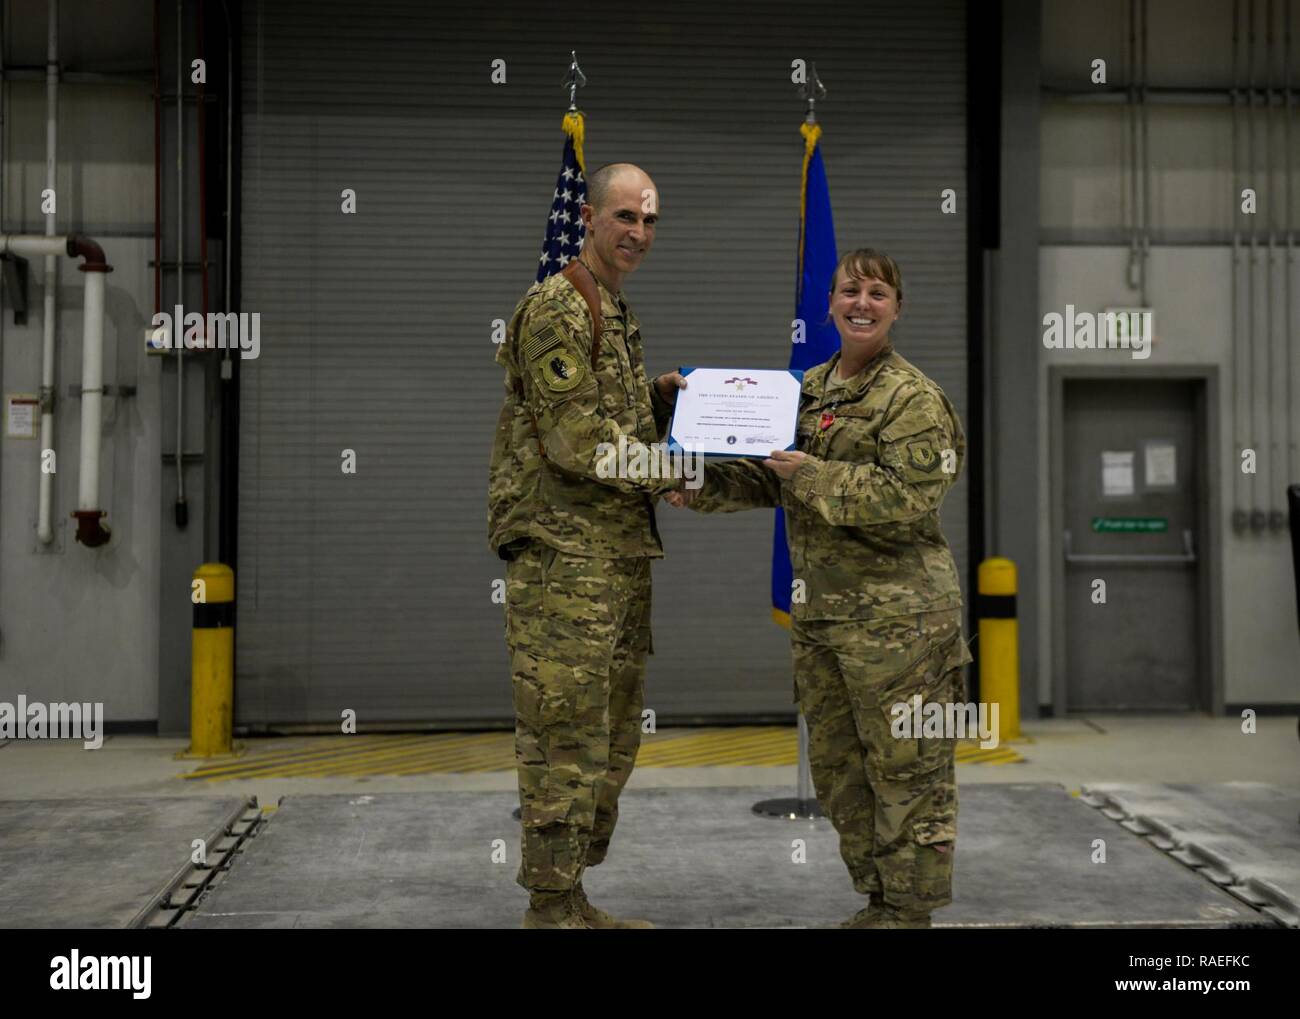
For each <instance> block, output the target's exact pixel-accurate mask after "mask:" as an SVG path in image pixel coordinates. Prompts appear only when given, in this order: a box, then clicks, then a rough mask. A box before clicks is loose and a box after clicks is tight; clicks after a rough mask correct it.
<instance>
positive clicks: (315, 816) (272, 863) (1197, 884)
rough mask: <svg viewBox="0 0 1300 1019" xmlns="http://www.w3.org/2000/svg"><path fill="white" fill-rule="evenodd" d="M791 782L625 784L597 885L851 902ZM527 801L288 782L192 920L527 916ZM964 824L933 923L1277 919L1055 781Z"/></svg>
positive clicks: (792, 906) (966, 812)
mask: <svg viewBox="0 0 1300 1019" xmlns="http://www.w3.org/2000/svg"><path fill="white" fill-rule="evenodd" d="M789 792H790V791H789V790H788V789H700V788H692V789H646V790H635V789H634V790H630V791H629V792H627V793H626V794H625V795H624V796H623V798H622V800H621V801H620V807H621V810H620V821H619V827H618V831H617V833H616V835H615V838H614V847H613V851H612V852H611V854H610V857H609V859H608V860H607V861H606V862H605V863H604V864H602V865H601V866H600V867H596V868H594V869H593V870H592V871H590V872H589V874H588V876H587V878H586V880H585V882H584V884H585V886H586V889H587V892H588V894H589V896H590V897H591V898H592V900H593V901H595V902H596V903H597V904H599V905H600V906H601V907H602V908H604V909H607V910H609V911H610V912H612V913H615V914H622V915H629V916H644V917H647V918H649V919H650V920H652V921H654V923H656V924H657V925H659V926H664V927H792V926H796V927H804V926H823V925H828V924H833V923H835V922H837V921H839V920H841V919H843V918H845V917H847V916H850V915H852V914H853V913H854V912H855V911H856V910H857V909H858V908H859V907H860V906H861V905H862V900H861V897H860V896H858V895H856V894H855V893H854V891H853V888H852V885H851V884H850V882H849V879H848V874H847V872H846V871H845V868H844V865H843V863H842V862H841V860H840V857H839V852H838V848H837V838H836V835H835V832H834V829H832V828H831V826H830V823H829V822H827V821H815V822H807V821H800V822H788V821H776V820H768V819H765V818H761V817H757V816H755V815H754V814H753V813H752V811H751V809H750V808H751V806H752V805H753V803H754V802H755V801H757V800H760V799H765V798H768V797H770V796H773V795H788V794H789ZM515 804H516V797H515V795H514V794H513V793H508V792H493V793H482V792H431V793H410V794H405V793H394V794H377V795H365V796H292V797H286V798H285V799H284V800H283V801H282V803H281V805H280V807H279V809H278V810H277V811H276V812H275V813H274V815H272V816H271V818H270V821H269V823H268V824H267V825H266V826H265V828H264V829H263V830H262V831H261V833H260V834H259V835H258V836H257V837H256V838H254V839H252V840H251V841H250V842H249V843H248V845H247V846H246V848H245V851H244V852H243V853H242V854H241V855H240V856H239V857H238V859H237V860H236V861H235V863H234V865H233V868H232V869H231V871H230V874H229V875H228V876H227V878H226V880H225V881H224V882H223V883H222V884H220V885H219V886H217V887H216V888H215V889H214V890H213V891H212V892H211V893H210V894H209V895H208V896H207V897H206V898H204V899H203V900H201V901H200V902H199V904H198V908H197V910H196V912H195V914H194V915H192V916H191V917H190V918H189V919H188V920H187V921H186V923H185V926H195V927H210V928H243V927H516V926H518V925H519V922H520V919H521V918H522V915H523V911H524V908H525V906H526V904H527V903H526V899H525V896H524V893H523V891H522V889H520V888H519V887H518V886H517V885H516V884H515V883H514V877H515V870H516V868H517V866H518V862H519V856H518V853H519V827H518V824H517V822H515V821H513V820H512V819H511V817H510V811H511V809H512V808H513V807H514V806H515ZM959 826H960V836H959V840H958V850H957V855H956V863H957V874H956V878H955V885H956V889H955V902H954V903H953V905H951V906H949V907H946V908H945V909H943V910H940V911H939V912H937V913H936V914H935V923H936V925H937V926H991V927H1022V926H1033V927H1224V926H1257V925H1258V926H1275V924H1274V922H1273V921H1272V920H1271V919H1270V918H1268V917H1266V916H1263V915H1261V914H1260V913H1258V912H1256V911H1255V910H1253V909H1251V908H1250V907H1249V906H1248V905H1246V904H1245V903H1243V902H1241V901H1240V900H1239V899H1236V898H1234V897H1233V896H1231V895H1228V894H1226V893H1225V892H1223V891H1221V890H1220V889H1219V888H1217V887H1215V886H1214V885H1213V884H1211V883H1210V882H1208V881H1206V880H1204V879H1203V878H1202V877H1201V876H1200V875H1198V874H1197V873H1195V872H1194V871H1190V870H1188V869H1187V868H1186V867H1184V866H1182V865H1180V864H1178V863H1176V862H1174V861H1173V860H1171V859H1169V858H1168V857H1167V856H1165V855H1164V854H1163V853H1161V852H1159V851H1158V850H1156V849H1154V848H1153V847H1152V846H1150V845H1148V844H1147V843H1146V842H1145V841H1144V840H1143V839H1141V838H1139V837H1138V836H1136V835H1134V834H1132V833H1130V832H1128V831H1125V830H1124V829H1123V828H1122V827H1120V826H1119V825H1118V824H1116V823H1114V822H1113V821H1111V820H1108V819H1107V818H1106V817H1104V816H1103V815H1102V814H1101V813H1099V812H1098V811H1096V810H1094V809H1092V808H1090V807H1088V806H1087V805H1085V804H1084V803H1082V802H1080V801H1079V800H1078V799H1076V798H1074V797H1071V796H1070V795H1069V794H1068V793H1067V792H1066V791H1065V790H1064V789H1062V788H1061V787H1060V786H1058V785H1051V784H1010V785H967V786H964V787H963V788H962V789H961V813H960V817H959ZM498 839H499V840H501V841H500V843H498V844H497V845H496V847H495V848H496V851H497V855H498V856H499V855H500V852H501V850H504V852H505V860H504V861H503V862H494V860H493V853H494V840H498ZM1096 839H1104V840H1105V843H1106V860H1105V862H1104V863H1094V862H1092V861H1093V857H1094V855H1095V848H1094V840H1096ZM800 842H802V845H801V844H800ZM801 856H802V859H803V862H796V861H798V860H799V859H800V858H801Z"/></svg>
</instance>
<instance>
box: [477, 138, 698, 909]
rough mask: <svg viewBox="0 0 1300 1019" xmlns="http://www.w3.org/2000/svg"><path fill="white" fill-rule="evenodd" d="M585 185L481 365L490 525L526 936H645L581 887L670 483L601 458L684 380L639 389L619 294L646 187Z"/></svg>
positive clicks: (608, 787) (633, 258)
mask: <svg viewBox="0 0 1300 1019" xmlns="http://www.w3.org/2000/svg"><path fill="white" fill-rule="evenodd" d="M588 187H589V190H588V200H589V202H590V204H586V205H583V206H582V216H583V222H584V225H585V228H586V239H585V242H584V245H583V248H582V251H581V254H580V256H579V259H578V263H580V264H577V263H575V264H571V265H569V266H566V271H565V272H564V273H563V274H560V273H557V274H555V275H553V276H549V277H547V278H546V279H545V280H543V281H542V282H540V283H537V284H534V285H533V286H532V287H530V288H529V290H528V292H527V293H526V294H524V297H523V299H522V300H521V301H520V302H519V305H518V307H517V308H516V309H515V312H514V315H513V317H512V318H511V321H510V326H509V329H508V331H507V336H506V341H505V343H503V344H502V345H501V348H500V350H499V351H498V353H497V362H498V363H499V364H500V365H501V366H502V367H503V368H504V369H505V389H506V395H505V402H504V405H503V406H502V408H501V416H500V419H499V421H498V424H497V431H496V440H495V444H494V446H493V449H492V464H491V473H490V482H489V492H488V527H489V534H490V544H491V546H492V549H493V550H494V551H496V552H497V553H498V554H499V555H500V556H501V557H502V558H503V559H506V560H507V562H508V565H507V566H506V642H507V645H508V647H509V651H510V669H511V675H512V681H513V687H514V706H515V718H516V725H515V759H516V763H517V766H518V772H519V800H520V812H521V815H522V818H521V820H522V825H523V838H522V860H521V863H520V868H519V874H518V878H517V880H518V881H519V883H520V884H521V885H523V886H524V887H525V888H527V889H528V891H529V893H530V901H529V909H528V912H527V913H526V914H525V916H524V926H525V927H567V928H584V927H587V928H590V927H649V926H651V925H650V924H649V923H647V922H646V921H638V920H616V919H615V918H613V917H610V916H609V915H608V914H607V913H604V912H603V911H601V910H599V909H596V908H595V907H594V906H592V905H591V904H590V903H589V902H588V901H587V898H586V895H585V893H584V891H583V888H582V874H583V871H584V869H585V868H586V867H589V866H592V865H595V864H597V863H600V862H601V861H602V860H603V859H604V858H605V854H606V853H607V852H608V849H609V841H610V836H611V835H612V833H613V830H614V825H615V823H616V821H617V820H618V797H619V793H620V792H621V791H622V789H623V787H624V786H625V785H626V784H627V780H628V777H629V776H630V775H631V773H632V766H633V764H634V763H635V761H636V753H637V748H638V747H639V745H640V738H641V728H640V726H641V710H642V703H643V686H644V679H645V657H646V655H647V653H649V651H650V560H651V559H654V558H658V557H661V556H662V555H663V546H662V543H661V542H660V539H659V532H658V529H657V527H656V526H655V513H654V502H655V499H656V498H657V497H658V495H659V494H660V493H662V492H665V491H668V490H669V489H671V488H673V487H675V485H676V482H674V481H672V480H660V479H661V478H663V477H664V474H662V473H658V472H659V471H660V470H662V468H661V467H655V468H654V469H653V472H650V473H649V476H648V477H639V478H638V477H617V476H613V472H611V471H609V470H608V469H607V467H608V463H606V465H605V468H602V466H601V463H600V461H601V459H602V456H601V451H602V450H603V449H605V448H608V447H613V448H617V447H618V446H619V445H620V443H623V444H626V447H627V448H628V451H629V457H628V460H629V462H631V461H632V460H633V459H634V458H635V457H636V455H637V453H636V450H637V449H638V448H639V444H649V443H656V442H658V441H659V440H660V438H661V437H662V435H663V434H664V432H665V430H666V429H667V426H668V421H669V419H670V417H671V415H672V405H673V403H674V402H675V401H676V393H677V388H678V387H679V386H684V385H685V380H684V379H683V378H682V376H681V375H679V374H677V373H670V374H668V375H662V376H660V377H658V378H657V379H655V381H654V384H653V385H651V384H650V382H649V381H648V378H647V375H646V370H645V358H644V354H643V352H642V347H641V334H640V329H639V327H638V325H637V320H636V316H634V315H633V314H632V310H631V309H630V308H629V307H628V305H627V302H626V300H625V299H624V297H623V294H622V292H621V289H620V287H621V285H622V280H623V277H624V276H626V275H627V274H628V273H630V272H633V271H634V270H635V269H636V268H637V266H638V265H639V264H640V262H641V259H642V257H643V256H644V255H645V253H646V252H647V251H649V249H650V246H651V244H652V243H653V241H654V235H655V224H656V222H657V220H658V194H657V191H655V189H654V183H653V182H652V181H651V180H650V178H649V177H648V176H646V174H645V173H644V172H643V171H641V170H640V169H639V168H637V167H635V166H632V165H631V164H626V163H624V164H613V165H611V166H608V167H601V168H600V169H598V170H596V171H595V172H594V173H593V174H592V175H591V177H590V179H589V181H588ZM584 292H585V293H584ZM597 322H599V333H598V334H597V335H595V336H593V329H594V328H595V327H596V326H597ZM593 341H594V342H593ZM604 444H608V447H606V446H605V445H604ZM647 452H648V453H649V454H651V457H650V458H651V459H655V457H654V456H653V454H655V453H656V452H657V450H648V451H647ZM656 462H659V461H656ZM656 475H657V476H656Z"/></svg>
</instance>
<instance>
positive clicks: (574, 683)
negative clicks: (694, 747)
mask: <svg viewBox="0 0 1300 1019" xmlns="http://www.w3.org/2000/svg"><path fill="white" fill-rule="evenodd" d="M506 643H507V645H508V646H509V649H510V672H511V677H512V682H513V687H514V706H515V764H516V767H517V769H518V773H519V807H520V814H521V820H522V823H523V845H522V856H521V862H520V866H519V873H518V876H517V878H516V880H517V881H518V882H519V884H521V885H523V886H524V887H525V888H527V889H529V890H530V891H549V890H563V889H569V888H572V887H574V885H576V884H577V883H578V882H579V881H580V880H581V879H582V872H583V870H584V869H585V868H587V867H590V866H594V865H595V864H598V863H600V862H601V861H602V860H603V859H604V858H605V854H606V853H607V852H608V851H609V841H610V837H611V836H612V835H613V833H614V825H615V824H616V823H617V822H618V797H619V794H620V793H621V792H622V791H623V787H624V786H625V785H627V780H628V778H629V777H630V776H631V774H632V767H633V765H634V764H635V763H636V754H637V750H638V748H639V747H640V745H641V709H642V705H643V703H644V699H645V660H646V655H647V653H648V652H649V650H650V560H649V559H647V558H644V557H638V558H626V559H601V558H596V557H592V556H581V555H569V554H568V553H564V552H559V551H557V550H555V549H553V548H551V547H549V546H548V545H544V544H542V543H540V542H530V543H529V544H528V545H527V546H525V548H524V549H523V550H522V551H521V552H520V553H519V554H518V556H517V557H516V558H515V559H514V560H513V561H511V562H510V563H508V564H507V566H506Z"/></svg>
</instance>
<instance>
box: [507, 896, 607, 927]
mask: <svg viewBox="0 0 1300 1019" xmlns="http://www.w3.org/2000/svg"><path fill="white" fill-rule="evenodd" d="M594 926H595V924H590V923H588V922H587V921H586V919H585V918H584V917H583V915H582V911H581V910H580V909H579V908H578V903H577V902H576V901H575V897H574V894H573V892H570V891H564V892H533V893H532V894H531V895H530V897H529V904H528V912H526V913H525V914H524V922H523V927H524V928H525V929H526V930H590V929H591V928H592V927H594Z"/></svg>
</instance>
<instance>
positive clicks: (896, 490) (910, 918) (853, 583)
mask: <svg viewBox="0 0 1300 1019" xmlns="http://www.w3.org/2000/svg"><path fill="white" fill-rule="evenodd" d="M855 256H857V257H856V258H855ZM846 266H848V268H846ZM850 269H852V270H853V271H852V272H851V271H850ZM854 272H856V273H858V274H859V275H858V276H857V278H856V279H855V278H854ZM866 274H870V275H866ZM877 275H883V276H886V277H888V276H892V277H893V282H892V284H891V283H885V284H883V285H881V284H882V280H881V279H876V278H874V277H875V276H877ZM864 276H865V278H864ZM835 280H836V281H837V286H835V287H833V288H832V300H831V314H832V316H833V317H835V319H836V325H837V327H840V333H841V352H840V353H836V354H835V355H834V356H833V357H832V358H831V359H830V360H829V361H827V362H825V363H824V364H820V365H817V366H816V367H815V368H812V369H810V370H809V371H808V372H807V374H806V375H805V376H804V381H803V387H802V392H801V396H800V410H799V422H798V439H797V446H798V452H794V451H792V452H774V453H773V454H772V458H771V459H769V460H765V461H763V462H762V463H761V464H760V463H759V462H757V461H753V460H748V461H746V460H734V461H729V462H726V463H710V464H708V465H707V467H706V469H705V471H704V484H703V487H702V488H701V489H700V490H699V491H698V492H696V493H694V494H693V495H692V493H690V492H689V491H684V492H682V493H680V494H674V495H673V496H671V497H670V501H671V502H673V503H674V505H682V504H688V505H690V506H691V508H692V509H695V510H700V511H703V512H731V511H735V510H741V509H751V508H756V507H763V506H782V507H784V509H785V519H786V531H787V536H788V543H789V548H790V562H791V566H792V568H793V576H794V578H795V583H796V590H795V591H794V592H793V597H792V599H791V617H792V634H791V636H792V646H793V653H794V672H795V696H796V699H797V701H798V703H799V706H800V708H801V710H802V711H803V714H804V716H805V717H806V718H807V721H808V726H809V737H810V739H809V761H810V765H811V770H812V775H813V781H814V783H815V785H816V788H817V798H818V801H819V802H820V804H821V806H822V808H823V809H824V810H825V811H826V813H827V815H828V816H829V817H830V819H831V822H832V823H833V824H834V825H835V829H836V831H837V832H839V835H840V854H841V856H842V857H843V858H844V862H845V863H846V864H847V865H848V868H849V873H850V874H851V875H852V878H853V885H854V888H856V889H857V890H858V891H859V892H861V893H862V894H864V895H869V896H871V904H870V906H869V907H868V908H866V909H863V910H862V911H860V912H859V914H858V915H857V916H856V917H854V918H853V920H851V921H849V922H848V923H847V924H846V925H845V926H856V927H861V926H867V927H915V926H929V923H930V920H929V914H930V911H931V910H933V909H935V908H937V907H939V906H942V905H946V904H947V903H949V902H951V901H952V891H951V889H952V859H953V847H954V842H955V839H956V836H957V827H956V822H957V789H956V781H955V768H954V760H953V757H954V755H953V751H954V741H953V740H951V739H938V738H917V739H913V738H905V739H898V738H895V736H894V735H893V733H892V732H891V725H892V723H893V721H894V718H895V716H894V715H893V714H892V712H891V707H892V706H893V705H895V704H897V703H908V702H910V699H911V698H912V697H913V696H914V695H916V694H920V695H921V697H922V703H923V704H928V703H930V702H941V703H947V702H951V701H964V699H965V697H964V683H963V680H962V672H961V669H962V666H964V665H965V664H966V663H967V662H969V661H970V660H971V656H970V653H969V652H968V651H967V649H966V644H965V642H964V641H963V640H962V621H961V611H962V609H961V605H962V602H961V588H960V586H959V584H958V580H957V570H956V566H955V564H954V562H953V558H952V553H951V552H950V550H949V548H948V543H947V541H946V540H945V538H944V536H943V532H942V530H941V529H940V526H939V505H940V503H941V502H942V500H943V497H944V495H945V494H946V493H947V491H948V489H949V488H951V487H952V485H953V482H954V481H955V480H956V477H957V473H958V472H959V471H960V469H961V465H962V462H963V460H964V459H965V451H966V440H965V435H964V432H963V430H962V426H961V422H960V420H959V419H958V417H957V413H956V411H955V410H954V409H953V407H952V404H951V403H950V402H949V401H948V398H947V396H945V395H944V393H943V390H941V389H940V388H939V386H937V385H936V384H935V383H934V382H932V381H931V380H930V379H928V378H927V377H926V376H925V375H924V374H922V372H921V371H920V370H919V369H917V368H916V367H915V366H913V365H912V364H910V363H909V362H908V361H906V360H905V359H904V358H902V357H901V356H899V355H898V354H897V353H896V352H895V351H894V348H893V346H892V344H891V343H889V342H888V339H887V336H888V327H889V325H890V324H891V323H892V320H893V317H896V315H897V309H898V305H899V304H900V303H901V296H902V288H901V279H900V278H899V277H898V274H897V267H896V266H895V265H894V264H893V262H892V260H890V259H888V257H887V256H882V255H880V254H879V253H877V252H870V251H869V250H868V251H866V252H854V253H853V254H852V255H849V256H845V259H844V261H842V262H841V265H840V268H839V269H837V271H836V275H835ZM842 284H848V286H847V287H846V291H845V293H844V294H840V293H838V286H839V285H842ZM895 290H896V291H897V300H895V299H894V295H893V291H895ZM850 291H851V292H850ZM891 302H892V304H891ZM891 307H892V315H891V310H890V309H891ZM854 321H860V322H864V323H868V324H867V325H865V326H861V327H858V326H855V325H853V322H854ZM882 324H883V326H884V331H883V333H882V332H881V330H880V326H881V325H882ZM859 335H861V336H862V337H863V338H862V339H859ZM854 348H856V349H854ZM850 352H852V353H854V354H855V355H856V360H857V362H858V363H859V365H860V367H856V368H850V373H851V374H850V377H848V378H847V379H844V378H841V377H840V372H839V366H840V363H841V359H842V357H844V356H846V355H847V354H848V353H850ZM800 582H802V583H803V585H804V590H802V591H800V590H799V587H798V585H799V583H800ZM916 726H917V729H916V731H917V733H918V734H919V731H920V719H919V718H918V719H917V720H916Z"/></svg>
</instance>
